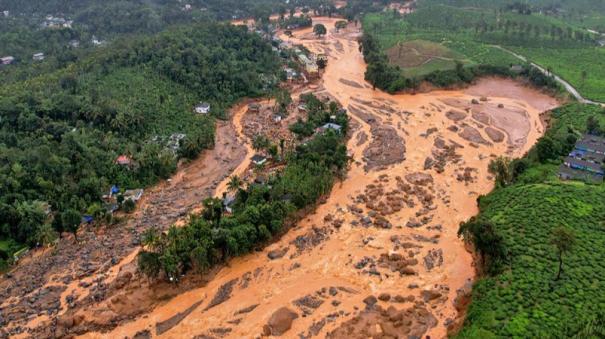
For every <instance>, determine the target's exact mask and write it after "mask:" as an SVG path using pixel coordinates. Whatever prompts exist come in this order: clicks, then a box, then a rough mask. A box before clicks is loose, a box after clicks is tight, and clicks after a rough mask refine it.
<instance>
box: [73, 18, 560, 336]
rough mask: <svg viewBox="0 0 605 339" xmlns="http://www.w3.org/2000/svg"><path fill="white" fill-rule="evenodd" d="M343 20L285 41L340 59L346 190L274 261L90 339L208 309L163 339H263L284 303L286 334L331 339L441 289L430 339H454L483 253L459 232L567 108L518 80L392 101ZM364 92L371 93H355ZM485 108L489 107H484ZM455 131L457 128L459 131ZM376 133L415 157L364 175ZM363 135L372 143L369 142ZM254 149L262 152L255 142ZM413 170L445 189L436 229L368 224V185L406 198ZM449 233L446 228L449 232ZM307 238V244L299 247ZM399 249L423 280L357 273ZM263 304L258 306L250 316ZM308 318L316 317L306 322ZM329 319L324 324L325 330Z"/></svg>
mask: <svg viewBox="0 0 605 339" xmlns="http://www.w3.org/2000/svg"><path fill="white" fill-rule="evenodd" d="M337 20H338V19H335V18H333V19H328V18H315V19H314V23H318V22H321V23H324V24H326V26H327V27H328V30H329V34H328V35H327V36H326V37H324V38H322V39H316V38H315V37H314V36H313V35H312V33H311V29H306V30H302V31H297V32H295V34H294V37H293V38H291V39H288V38H286V37H284V38H283V39H284V40H290V41H292V42H294V43H302V44H304V45H305V46H306V47H307V48H309V49H310V50H312V51H314V52H317V53H319V52H322V53H326V54H328V56H329V61H328V67H327V69H326V70H325V73H324V74H323V79H322V82H321V86H319V91H321V92H323V93H326V94H329V95H330V96H332V97H334V98H335V99H337V100H338V101H339V102H340V103H341V104H342V105H343V106H344V107H348V108H349V111H350V113H351V114H350V115H351V118H352V120H353V125H354V126H356V127H357V128H356V129H354V130H353V131H352V137H351V138H350V140H349V142H348V148H349V153H350V154H351V155H352V157H353V159H354V161H355V162H354V163H353V164H352V165H351V168H350V170H349V172H348V175H347V177H346V178H345V179H344V180H343V181H342V182H339V183H337V184H336V185H335V187H334V188H333V190H332V192H331V194H330V195H329V197H328V198H327V200H326V201H325V203H323V204H321V205H319V206H318V208H317V210H316V211H315V212H314V213H313V214H312V215H309V216H308V217H307V218H305V219H304V220H302V221H301V222H300V223H299V224H298V225H297V226H296V227H295V228H293V229H292V230H290V231H289V232H288V233H287V234H285V235H284V236H283V237H282V238H281V239H280V240H279V241H277V242H276V243H274V244H272V245H271V246H269V247H268V248H266V249H264V250H263V251H262V252H257V253H252V254H249V255H246V256H244V257H241V258H236V259H234V260H232V261H231V262H230V263H229V266H228V267H224V268H222V269H221V270H220V271H219V272H218V273H217V274H216V276H215V277H214V278H213V279H212V280H211V281H210V282H209V283H208V284H207V285H205V286H201V287H199V288H196V289H192V290H190V291H188V292H185V293H182V294H180V295H178V296H176V297H175V298H173V299H171V300H169V301H167V302H166V303H164V304H162V305H160V306H158V307H156V308H155V309H153V310H151V311H150V312H148V313H147V314H145V315H144V316H140V317H138V318H136V319H135V320H134V321H131V322H128V323H125V324H122V325H120V326H118V327H117V328H115V329H114V330H112V331H111V332H110V333H89V334H87V335H85V336H84V337H88V338H123V337H125V336H128V337H132V336H134V335H135V334H136V333H137V332H139V331H143V330H149V331H150V333H151V334H152V335H153V336H156V333H157V332H156V323H159V322H163V321H165V320H167V319H170V318H171V317H174V316H175V315H176V314H178V313H179V312H183V311H184V310H186V309H188V308H189V307H191V306H192V305H195V303H198V302H201V304H200V305H199V306H197V307H194V308H193V311H191V313H190V314H188V315H186V316H185V317H184V318H183V319H182V320H181V321H180V322H178V321H177V322H176V324H174V326H173V327H171V328H169V329H168V330H165V332H163V333H162V335H161V337H165V338H191V337H194V336H198V335H210V336H215V337H229V338H255V337H257V336H258V335H260V334H261V333H262V331H263V325H264V324H266V323H267V321H268V319H269V318H270V317H271V315H272V314H273V312H274V311H275V310H277V309H279V308H280V307H283V306H286V307H288V308H290V309H291V310H293V311H294V312H296V313H298V315H299V317H298V318H297V319H295V320H294V321H293V323H292V328H291V329H290V330H289V331H288V332H286V333H285V334H284V337H288V338H294V337H297V336H298V335H299V334H304V335H307V334H314V335H317V336H318V337H325V336H326V335H327V334H328V333H329V332H330V331H333V330H334V329H336V328H338V327H339V326H340V325H341V324H343V323H344V322H345V321H347V320H349V319H351V317H352V316H354V315H355V314H358V313H359V311H358V309H363V307H364V306H365V305H364V304H363V301H362V300H363V299H364V298H366V297H367V296H369V295H375V296H378V295H379V294H380V293H389V294H390V295H392V296H395V295H400V296H403V297H409V296H413V297H415V299H416V300H417V302H418V300H420V299H422V297H421V295H422V293H423V291H430V290H437V289H438V290H439V291H441V297H440V298H439V299H437V300H436V301H435V300H431V301H427V300H425V302H426V306H427V309H428V310H429V311H430V312H431V313H432V314H433V316H434V317H436V318H437V320H438V324H437V325H436V326H434V327H433V328H431V329H430V330H429V331H428V333H426V334H428V335H430V336H431V337H432V338H443V337H445V336H446V332H447V325H446V324H447V323H449V322H451V321H452V320H454V319H456V318H457V317H458V311H457V310H456V309H455V307H454V300H455V298H456V295H457V292H456V291H457V290H458V289H460V288H462V287H463V286H465V284H467V283H468V282H469V281H470V280H472V279H473V278H474V272H475V270H474V268H473V263H472V257H471V254H470V253H469V252H467V251H466V250H465V247H464V244H463V242H462V241H461V240H459V239H458V237H457V235H456V232H457V230H458V225H459V223H460V222H462V221H465V220H467V219H468V218H470V217H471V216H473V215H475V214H476V213H477V212H478V210H477V204H476V199H477V197H478V196H479V195H480V194H486V193H488V192H489V191H490V190H491V189H492V188H493V182H492V181H493V180H492V179H491V177H490V174H489V173H488V172H487V166H488V163H489V161H490V160H491V159H492V158H493V157H495V156H498V155H508V156H512V157H519V156H521V155H523V154H524V153H525V152H526V151H527V150H528V149H529V148H530V147H531V146H532V145H533V144H534V143H535V142H536V140H537V139H538V138H539V137H540V136H541V135H542V134H543V132H544V128H543V126H542V125H541V123H540V114H541V113H543V112H544V111H546V110H549V109H552V108H554V107H556V106H558V102H557V101H556V100H555V99H553V98H551V97H549V96H547V95H545V94H542V93H539V92H537V91H535V90H533V89H530V88H526V87H522V86H520V85H519V84H517V83H515V82H513V81H509V80H502V79H496V78H488V79H484V80H481V81H479V82H478V83H477V84H476V85H474V86H471V87H469V88H468V89H465V90H459V91H434V92H431V93H425V94H417V95H408V94H406V95H389V94H386V93H383V92H381V91H378V90H372V86H371V85H369V84H368V83H367V82H365V80H364V71H365V67H366V66H365V63H364V61H363V58H362V56H361V54H360V53H359V50H358V44H357V42H356V37H357V36H358V35H359V31H358V30H357V29H356V28H353V27H351V28H349V29H348V30H343V31H341V32H340V33H339V34H337V33H336V32H335V31H334V23H335V22H336V21H337ZM341 80H345V81H341ZM353 83H356V84H358V85H359V86H357V85H354V86H351V85H348V84H353ZM481 97H485V98H483V100H482V101H480V104H479V105H476V104H475V105H473V104H471V100H473V99H475V100H477V101H479V100H480V99H481ZM485 100H487V101H485ZM448 103H449V104H452V106H450V105H449V104H448ZM481 105H483V106H481ZM499 105H501V106H503V108H504V109H506V110H508V111H502V112H500V113H499V114H500V115H498V117H497V118H494V117H492V116H491V115H490V114H491V111H493V110H494V109H493V107H494V106H495V107H496V108H498V107H499ZM474 106H481V107H482V108H481V109H475V107H474ZM465 109H468V111H469V112H466V113H467V114H466V115H465V117H464V118H463V119H462V120H460V121H457V122H454V121H453V120H451V119H449V118H448V117H447V116H446V112H448V111H449V110H459V111H461V112H465ZM475 110H476V111H478V112H479V113H481V112H484V113H487V115H488V116H489V119H480V118H481V117H480V116H478V119H475V118H474V117H473V115H472V114H471V113H472V111H475ZM235 112H236V113H235V116H234V119H233V122H234V124H235V126H236V131H237V132H238V134H239V137H238V140H239V141H240V142H242V141H243V139H242V135H243V134H242V125H241V121H242V115H243V114H244V112H245V108H241V109H239V110H236V111H235ZM506 112H513V113H511V114H515V116H514V120H512V123H511V122H510V121H509V120H507V115H506V114H505V113H506ZM490 119H491V120H490ZM481 121H482V122H481ZM454 125H455V126H456V128H453V127H452V126H454ZM488 125H489V126H491V127H492V128H493V129H495V130H498V131H501V132H502V133H504V135H506V140H504V141H501V142H492V141H490V139H489V137H488V135H487V134H486V132H485V130H484V129H485V127H487V126H488ZM376 126H382V127H384V126H387V127H388V126H390V127H392V128H394V129H395V130H396V133H397V135H398V136H399V137H400V138H402V139H403V140H404V143H405V160H404V161H401V162H399V163H394V164H391V165H387V166H380V167H378V168H377V169H375V170H371V171H369V172H366V171H365V170H364V167H365V166H366V165H368V161H371V160H370V159H368V158H365V157H364V150H366V148H367V147H368V145H369V144H370V143H371V142H372V140H373V139H374V137H375V136H374V135H373V133H375V132H376V129H375V128H373V127H376ZM465 127H471V128H472V129H474V130H475V131H476V133H478V134H477V135H479V136H480V137H482V138H483V139H485V140H487V141H488V142H487V143H485V144H477V143H472V145H471V142H469V141H468V140H466V139H464V138H463V137H462V136H461V132H460V131H461V130H463V129H464V128H465ZM431 129H432V130H431ZM362 134H365V136H367V137H362ZM509 136H514V140H509ZM439 141H442V142H445V143H447V144H450V145H458V146H456V147H455V153H456V154H457V155H458V160H457V162H456V163H454V162H447V163H446V164H445V165H444V168H443V172H442V173H438V172H437V171H435V170H434V169H428V170H425V169H424V168H425V166H424V164H425V159H426V158H427V157H428V156H431V155H433V154H434V151H435V145H436V144H438V143H439ZM245 144H246V149H247V151H248V154H250V146H249V145H248V142H247V141H246V143H245ZM378 148H380V143H378ZM245 168H247V164H246V162H244V163H242V164H240V166H239V167H237V169H236V170H235V173H241V171H243V170H244V169H245ZM464 169H466V171H467V172H468V173H471V175H470V176H469V177H468V178H466V179H464V180H460V172H461V171H463V170H464ZM412 173H426V174H429V175H430V176H431V177H432V180H433V182H432V184H430V185H429V186H430V189H429V191H430V193H429V194H431V195H432V196H433V197H434V202H433V206H432V207H431V210H430V212H428V213H429V214H430V216H431V217H432V219H431V220H430V221H429V222H428V223H427V224H426V225H424V226H423V227H418V228H411V227H407V226H406V225H407V223H408V221H409V220H410V219H413V218H416V213H417V212H419V210H420V209H421V208H422V205H418V206H416V207H412V208H410V207H404V208H402V209H401V210H399V211H395V212H393V213H388V214H386V215H385V218H386V220H388V222H389V224H390V225H391V227H389V228H380V227H375V226H369V227H362V226H360V225H359V224H358V222H357V221H358V220H359V219H360V215H361V216H365V215H367V214H369V213H370V210H369V209H368V206H370V204H368V203H366V204H364V203H360V202H359V201H356V199H357V198H356V197H358V196H359V195H360V194H364V190H366V188H368V186H369V187H370V188H371V187H374V186H371V185H382V187H383V188H384V190H385V191H390V190H393V189H396V187H397V185H398V180H397V179H396V177H401V178H405V177H406V175H409V174H412ZM183 180H185V178H184V179H183ZM403 180H404V181H405V180H406V179H403ZM224 185H225V182H224V181H223V182H222V183H221V184H220V185H219V186H218V191H219V192H220V191H222V190H223V189H224V187H225V186H224ZM366 193H367V192H366ZM377 199H382V197H381V196H379V197H378V198H377ZM370 203H372V202H370ZM350 206H356V207H357V208H359V209H361V210H362V212H361V213H360V214H359V215H356V214H355V213H351V208H350ZM424 212H426V211H424ZM335 219H337V220H339V221H340V222H339V225H338V226H334V225H336V224H335V223H332V222H331V220H335ZM437 225H440V226H441V227H440V230H439V228H438V227H437ZM429 226H431V227H429ZM314 228H315V230H316V231H313V229H314ZM396 238H398V239H401V240H405V241H407V242H408V243H411V244H412V248H411V249H410V250H409V251H408V250H402V249H401V247H398V246H395V241H394V240H393V239H396ZM427 239H430V240H427ZM301 241H302V242H304V243H305V244H306V245H304V246H300V247H297V245H299V244H300V243H301ZM305 241H306V242H305ZM284 248H288V250H287V252H286V254H285V255H284V256H283V257H281V258H278V259H275V260H270V259H269V258H268V256H267V254H268V253H269V252H270V251H273V250H279V249H284ZM404 248H405V247H404ZM439 250H440V251H441V253H442V255H443V262H442V263H438V264H436V265H435V267H432V268H431V269H429V268H427V266H426V265H423V258H426V257H427V255H429V251H432V252H434V251H439ZM395 252H399V253H402V254H403V255H407V254H408V252H413V253H409V255H410V256H413V257H414V258H417V259H419V261H420V262H419V263H418V264H417V265H414V266H411V267H412V268H413V273H414V274H412V275H403V274H401V275H400V274H398V273H397V272H392V271H390V270H385V269H383V268H381V267H380V266H377V267H378V269H377V270H376V271H378V274H376V271H374V273H371V274H368V271H367V268H365V269H360V268H356V264H357V263H358V262H360V260H362V259H363V258H364V257H368V258H372V259H373V260H375V261H378V260H379V258H380V256H381V254H385V253H391V254H392V253H395ZM221 286H227V287H229V286H230V287H231V289H230V290H229V288H227V289H226V290H225V289H224V290H223V292H225V291H227V292H226V298H224V299H225V300H224V301H223V302H222V303H219V304H218V305H216V306H214V307H211V308H209V309H206V308H207V307H208V304H209V303H210V301H211V300H212V299H213V298H214V296H215V294H216V293H217V291H219V288H221ZM330 287H337V288H339V289H337V293H334V295H332V294H330V295H327V296H326V294H325V293H323V292H321V290H322V289H324V288H325V289H329V288H330ZM223 288H225V287H223ZM448 291H449V292H448ZM305 296H307V297H308V298H310V297H311V299H313V298H312V297H313V296H315V299H319V302H316V303H315V304H314V305H312V306H309V305H306V306H300V303H298V305H297V303H295V301H296V300H299V299H300V298H303V297H305ZM316 301H317V300H316ZM303 304H304V303H303ZM318 304H319V305H318ZM378 304H379V305H381V306H383V307H384V308H386V307H388V306H389V305H391V304H392V302H390V301H389V302H385V301H378ZM253 305H258V306H256V307H255V308H253V307H251V308H253V309H252V310H250V308H249V309H247V310H244V311H242V312H238V310H242V309H245V308H247V307H250V306H253ZM401 305H402V306H406V307H407V306H410V305H412V303H411V302H409V301H406V302H405V303H402V304H401ZM304 312H306V316H304V317H303V316H302V315H303V313H304ZM322 322H323V324H322V325H321V326H313V325H314V324H318V323H322Z"/></svg>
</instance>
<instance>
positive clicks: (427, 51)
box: [386, 40, 470, 77]
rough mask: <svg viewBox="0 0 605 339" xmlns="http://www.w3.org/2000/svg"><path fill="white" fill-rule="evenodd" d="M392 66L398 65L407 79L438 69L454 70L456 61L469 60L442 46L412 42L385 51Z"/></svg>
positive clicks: (420, 41) (433, 43)
mask: <svg viewBox="0 0 605 339" xmlns="http://www.w3.org/2000/svg"><path fill="white" fill-rule="evenodd" d="M386 53H387V56H388V57H389V60H390V62H391V63H392V64H395V65H398V66H399V67H401V69H402V70H403V73H404V75H405V76H407V77H413V76H419V75H425V74H428V73H431V72H433V71H436V70H440V69H454V68H455V67H456V61H459V62H463V63H470V60H468V59H466V57H465V56H464V55H462V54H460V53H457V52H455V51H453V50H451V49H449V48H447V47H445V46H444V45H443V44H439V43H435V42H431V41H426V40H413V41H406V42H400V43H398V44H396V45H395V46H393V47H391V48H390V49H388V50H387V51H386Z"/></svg>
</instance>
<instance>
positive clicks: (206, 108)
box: [195, 102, 210, 114]
mask: <svg viewBox="0 0 605 339" xmlns="http://www.w3.org/2000/svg"><path fill="white" fill-rule="evenodd" d="M195 113H197V114H208V113H210V104H209V103H207V102H200V103H199V104H197V105H196V106H195Z"/></svg>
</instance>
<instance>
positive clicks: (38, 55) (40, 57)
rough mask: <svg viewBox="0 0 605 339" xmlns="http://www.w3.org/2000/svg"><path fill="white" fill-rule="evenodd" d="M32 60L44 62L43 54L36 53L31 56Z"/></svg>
mask: <svg viewBox="0 0 605 339" xmlns="http://www.w3.org/2000/svg"><path fill="white" fill-rule="evenodd" d="M32 59H34V61H42V60H44V53H36V54H34V55H33V57H32Z"/></svg>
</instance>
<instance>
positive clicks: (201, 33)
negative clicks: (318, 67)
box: [0, 24, 279, 245]
mask: <svg viewBox="0 0 605 339" xmlns="http://www.w3.org/2000/svg"><path fill="white" fill-rule="evenodd" d="M278 72H279V68H278V60H277V56H276V55H275V53H274V52H273V51H272V50H271V47H270V45H269V44H268V43H266V42H265V41H263V40H262V39H261V38H260V37H259V36H257V35H254V34H249V33H248V32H247V31H246V29H245V28H244V27H234V26H230V25H224V24H200V25H194V26H191V27H188V28H178V29H172V30H169V31H166V32H164V33H161V34H159V35H156V36H154V37H144V38H136V39H132V38H131V39H124V40H118V41H116V42H115V43H114V44H111V45H109V46H107V47H103V48H101V49H99V50H98V51H97V52H96V53H94V54H92V55H90V56H87V57H85V58H83V59H82V60H79V61H77V62H76V63H73V64H71V65H70V66H68V67H65V68H61V69H58V70H54V71H51V72H43V73H42V74H41V75H38V76H35V77H33V78H31V79H29V80H26V81H15V82H12V83H9V84H5V85H3V86H0V182H1V183H0V239H2V238H6V237H9V238H13V239H15V240H17V241H19V242H22V243H28V244H30V245H35V244H36V243H37V239H36V230H37V229H38V228H39V227H41V226H42V225H44V224H46V223H51V224H52V225H53V226H54V228H55V229H56V230H57V231H72V232H73V231H74V230H73V227H72V226H73V224H74V223H76V222H75V221H74V220H75V218H74V217H73V216H74V215H75V214H78V215H81V214H84V213H88V212H90V211H98V210H99V208H97V207H95V208H92V207H91V206H97V205H98V204H99V202H100V198H101V196H102V195H103V194H105V193H107V192H108V190H109V187H110V186H111V185H117V186H119V187H120V188H122V189H126V188H137V187H144V186H146V185H149V184H151V183H153V182H155V181H156V180H157V179H159V178H167V177H168V176H169V175H170V174H171V173H172V172H173V171H174V169H175V168H176V161H177V160H178V157H180V156H186V157H195V156H197V154H198V153H199V152H200V151H201V150H202V149H204V148H207V147H210V146H212V145H213V142H214V124H213V119H214V118H213V117H212V116H221V115H222V114H223V113H224V110H225V108H227V107H228V106H230V105H231V104H232V103H233V102H234V101H236V100H237V99H239V98H242V97H254V96H258V95H262V94H264V93H270V92H272V91H273V89H272V87H273V86H274V84H275V83H276V81H277V74H278ZM200 101H206V102H209V103H210V104H211V107H212V109H211V113H212V116H202V115H200V114H195V113H193V106H194V105H195V104H197V103H198V102H200ZM181 134H182V135H183V138H182V139H178V136H179V135H181ZM175 138H176V139H175ZM118 155H125V157H126V159H128V161H129V162H130V163H129V164H128V165H118V164H116V163H115V161H116V158H117V157H118ZM74 211H75V212H74ZM95 213H96V214H98V212H95ZM53 219H54V221H53ZM77 224H79V218H78V223H77Z"/></svg>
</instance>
